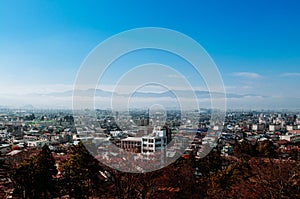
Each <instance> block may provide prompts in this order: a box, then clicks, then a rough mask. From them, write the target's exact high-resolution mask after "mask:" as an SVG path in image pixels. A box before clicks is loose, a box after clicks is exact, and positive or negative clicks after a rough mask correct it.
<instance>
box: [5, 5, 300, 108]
mask: <svg viewBox="0 0 300 199" xmlns="http://www.w3.org/2000/svg"><path fill="white" fill-rule="evenodd" d="M299 9H300V2H299V1H297V0H294V1H292V0H290V1H285V0H281V1H279V0H274V1H261V0H259V1H258V0H251V1H240V0H236V1H232V0H226V1H225V0H218V1H216V0H210V1H196V0H195V1H155V0H152V1H140V0H139V1H113V0H108V1H75V0H72V1H71V0H70V1H67V0H64V1H58V0H57V1H43V0H36V1H32V0H28V1H16V0H12V1H9V0H3V1H0V69H1V78H0V94H1V96H2V97H1V98H2V101H1V100H0V105H1V104H3V105H17V101H15V104H9V102H11V103H12V101H11V100H10V99H9V98H8V97H7V96H8V95H12V94H16V95H21V96H22V95H25V94H28V93H32V92H34V93H36V92H58V91H63V90H68V89H70V88H72V84H73V83H74V81H75V78H76V74H77V71H78V69H79V67H80V64H81V63H82V61H83V60H84V58H85V57H86V56H87V55H88V53H89V52H90V51H91V50H92V49H93V48H94V47H96V46H97V45H98V44H99V43H100V42H101V41H103V40H105V39H107V38H109V37H110V36H112V35H114V34H117V33H119V32H122V31H125V30H128V29H132V28H138V27H147V26H152V27H164V28H170V29H174V30H177V31H180V32H182V33H184V34H186V35H188V36H190V37H192V38H193V39H195V40H196V41H197V42H199V43H200V44H201V45H202V46H203V47H204V48H205V49H206V51H207V52H208V53H209V54H210V56H211V57H212V59H213V60H214V61H215V63H216V65H217V66H218V68H219V70H220V72H221V75H222V77H223V80H224V83H225V87H226V90H227V92H228V93H237V94H241V95H244V94H255V95H259V96H267V97H268V99H260V100H261V101H260V100H257V101H255V103H254V102H253V99H248V100H247V99H244V100H243V101H242V100H241V99H240V101H239V102H238V103H237V102H235V101H234V102H229V107H230V106H231V107H232V108H240V107H241V108H247V107H249V108H256V107H259V108H272V107H273V108H274V107H275V108H291V109H294V108H298V109H300V92H299V85H300V37H299V35H300V25H299V24H300V12H299ZM272 102H273V103H272ZM18 103H19V105H22V104H20V103H21V102H18ZM28 103H29V102H28ZM234 105H236V106H237V107H234Z"/></svg>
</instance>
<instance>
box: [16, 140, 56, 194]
mask: <svg viewBox="0 0 300 199" xmlns="http://www.w3.org/2000/svg"><path fill="white" fill-rule="evenodd" d="M54 164H55V160H54V158H53V157H52V154H51V151H50V150H49V148H48V146H47V145H45V146H44V147H43V148H42V151H41V152H40V153H39V154H38V155H37V156H31V157H30V158H28V159H27V160H25V161H23V162H22V163H21V165H20V167H19V168H18V169H17V170H16V173H15V176H14V179H15V180H16V184H17V185H16V186H17V188H18V189H19V190H20V191H21V192H23V193H22V194H23V196H24V197H25V198H51V197H52V195H53V193H54V183H53V182H54V181H53V176H54V175H56V173H57V170H56V167H55V165H54Z"/></svg>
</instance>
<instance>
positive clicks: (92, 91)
mask: <svg viewBox="0 0 300 199" xmlns="http://www.w3.org/2000/svg"><path fill="white" fill-rule="evenodd" d="M76 93H77V94H78V95H80V96H88V95H95V96H97V97H111V96H112V95H114V96H115V97H116V96H125V95H124V94H122V93H113V92H111V91H104V90H102V89H87V90H78V91H77V92H76ZM175 93H176V94H178V95H179V96H189V95H191V91H184V90H175V91H165V92H134V93H133V94H132V95H131V96H132V97H137V98H162V97H164V98H166V97H167V98H168V97H169V98H176V96H175ZM194 94H195V96H196V97H197V98H199V99H201V98H211V96H214V97H222V96H223V94H222V93H218V92H209V91H194ZM30 95H31V96H52V97H71V96H72V95H73V90H68V91H64V92H51V93H46V94H40V93H32V94H30ZM245 97H261V98H266V96H261V95H256V94H243V95H242V94H234V93H226V98H245Z"/></svg>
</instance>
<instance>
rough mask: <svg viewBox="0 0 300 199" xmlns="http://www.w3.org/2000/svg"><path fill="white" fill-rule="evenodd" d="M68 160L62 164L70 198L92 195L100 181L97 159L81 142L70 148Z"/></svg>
mask: <svg viewBox="0 0 300 199" xmlns="http://www.w3.org/2000/svg"><path fill="white" fill-rule="evenodd" d="M69 155H70V157H69V160H68V161H67V162H66V163H65V164H64V165H63V173H64V177H65V180H66V182H67V189H68V190H67V192H68V193H69V195H70V198H72V197H74V198H86V197H88V196H89V195H94V194H95V193H94V192H95V191H96V190H97V189H98V186H99V184H100V183H101V182H100V179H99V177H98V176H99V171H100V169H101V168H100V166H99V163H98V161H97V160H96V159H95V158H94V157H93V156H92V155H91V154H90V153H89V151H88V150H87V149H86V148H85V146H84V145H83V143H82V142H80V143H79V144H78V145H77V146H75V145H73V146H72V147H71V148H70V152H69Z"/></svg>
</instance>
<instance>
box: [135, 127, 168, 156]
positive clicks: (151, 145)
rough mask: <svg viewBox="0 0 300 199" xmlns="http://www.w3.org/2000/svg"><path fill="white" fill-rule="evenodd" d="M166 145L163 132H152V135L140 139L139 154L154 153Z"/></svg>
mask: <svg viewBox="0 0 300 199" xmlns="http://www.w3.org/2000/svg"><path fill="white" fill-rule="evenodd" d="M166 145H167V136H166V131H165V130H159V131H158V130H154V131H153V134H152V135H148V136H143V137H142V145H141V152H142V153H143V154H147V153H154V152H155V151H158V150H161V149H163V148H164V147H165V146H166Z"/></svg>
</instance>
